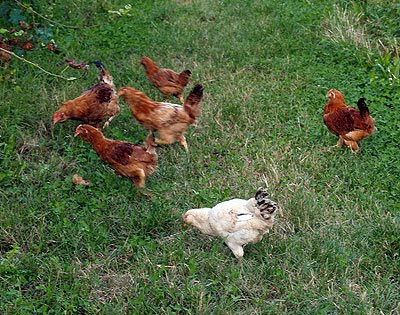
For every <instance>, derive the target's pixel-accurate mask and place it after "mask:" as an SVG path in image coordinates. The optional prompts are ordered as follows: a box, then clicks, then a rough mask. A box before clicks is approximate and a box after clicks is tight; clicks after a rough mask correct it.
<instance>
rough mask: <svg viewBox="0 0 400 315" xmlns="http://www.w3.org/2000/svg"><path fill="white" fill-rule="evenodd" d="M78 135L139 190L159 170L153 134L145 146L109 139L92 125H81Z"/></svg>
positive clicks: (76, 132) (76, 134)
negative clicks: (148, 177) (147, 177)
mask: <svg viewBox="0 0 400 315" xmlns="http://www.w3.org/2000/svg"><path fill="white" fill-rule="evenodd" d="M78 135H79V136H80V137H81V138H82V139H83V140H85V141H87V142H89V143H90V144H91V145H92V147H93V149H94V150H95V151H96V152H97V154H98V156H99V157H100V159H101V160H102V161H103V162H104V163H106V164H108V165H109V166H111V168H113V169H114V170H115V173H116V174H117V175H119V176H125V177H129V178H130V180H132V182H133V183H134V184H135V186H136V187H138V188H143V187H144V186H145V180H146V176H149V175H151V174H152V173H153V172H154V171H155V170H156V168H157V153H156V151H155V143H154V137H153V135H152V134H149V136H148V137H147V139H146V145H145V146H142V145H139V144H133V143H129V142H123V141H119V140H111V139H107V138H105V137H104V136H103V134H102V133H101V131H99V130H98V129H96V128H94V127H92V126H90V125H79V126H78V127H77V128H76V131H75V137H76V136H78Z"/></svg>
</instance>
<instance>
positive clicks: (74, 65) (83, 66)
mask: <svg viewBox="0 0 400 315" xmlns="http://www.w3.org/2000/svg"><path fill="white" fill-rule="evenodd" d="M65 62H66V63H67V64H68V65H69V66H70V67H71V68H73V69H82V70H85V71H87V70H89V65H87V64H85V63H83V62H82V63H77V62H76V61H75V60H72V59H65Z"/></svg>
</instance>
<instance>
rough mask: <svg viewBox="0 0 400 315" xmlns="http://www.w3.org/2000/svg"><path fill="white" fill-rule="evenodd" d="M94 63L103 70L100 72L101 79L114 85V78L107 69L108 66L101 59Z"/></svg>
mask: <svg viewBox="0 0 400 315" xmlns="http://www.w3.org/2000/svg"><path fill="white" fill-rule="evenodd" d="M92 62H93V63H94V65H95V66H96V67H97V68H99V69H100V70H101V73H100V74H99V81H100V82H104V83H107V84H110V85H114V83H113V78H112V76H111V74H110V72H109V71H108V70H107V69H106V66H105V65H104V64H103V63H102V62H101V61H92Z"/></svg>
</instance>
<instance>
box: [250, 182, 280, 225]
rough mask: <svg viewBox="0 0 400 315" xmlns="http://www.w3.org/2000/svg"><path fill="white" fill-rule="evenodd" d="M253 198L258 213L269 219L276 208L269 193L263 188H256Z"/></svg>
mask: <svg viewBox="0 0 400 315" xmlns="http://www.w3.org/2000/svg"><path fill="white" fill-rule="evenodd" d="M255 199H256V207H257V208H258V209H259V210H260V214H261V215H262V216H263V217H264V218H265V219H269V218H270V217H271V215H272V214H274V213H275V211H276V209H277V208H278V207H277V205H276V202H274V201H272V200H270V199H269V193H268V192H267V190H266V189H265V188H262V187H260V188H258V189H257V192H256V195H255Z"/></svg>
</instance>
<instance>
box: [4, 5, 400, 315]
mask: <svg viewBox="0 0 400 315" xmlns="http://www.w3.org/2000/svg"><path fill="white" fill-rule="evenodd" d="M341 4H342V2H340V1H331V0H329V1H328V0H324V1H318V2H313V3H311V2H310V1H301V0H290V1H285V2H278V1H269V0H266V1H261V0H257V1H250V0H246V1H236V0H235V1H206V0H201V1H189V0H187V1H183V0H182V1H178V0H176V1H157V2H155V1H154V2H153V1H138V2H135V3H134V4H132V9H131V10H128V13H127V14H123V15H122V16H118V15H117V14H115V13H109V12H108V11H109V10H111V11H116V10H118V9H120V8H124V2H123V1H113V4H111V2H108V1H106V0H105V1H99V2H98V4H97V5H96V6H92V5H90V4H87V3H86V2H83V1H75V2H74V4H73V5H71V6H70V5H67V4H65V3H64V2H62V1H56V2H54V4H52V5H50V6H49V5H48V4H47V2H44V1H37V2H35V7H34V9H35V10H36V11H38V12H41V13H42V14H46V15H47V16H48V17H49V18H51V19H53V20H56V21H61V22H62V23H63V24H67V25H97V24H98V25H99V27H97V28H90V29H78V30H73V29H65V28H54V34H53V38H54V40H55V41H56V43H57V44H58V45H59V47H60V49H62V50H63V51H65V52H67V54H68V56H69V57H72V58H74V59H77V60H87V61H89V60H101V61H102V62H103V63H105V65H106V66H107V67H108V69H109V70H110V72H111V73H112V75H113V77H114V80H115V83H116V85H117V87H121V86H124V85H130V86H133V87H135V88H138V89H140V90H142V91H144V92H145V93H146V94H148V95H149V96H150V97H152V98H154V99H160V98H161V96H160V94H159V92H158V91H157V90H156V89H155V88H153V87H152V86H151V85H150V84H149V83H148V82H147V80H146V78H145V76H144V72H143V69H142V67H141V65H140V64H139V63H138V59H139V58H140V56H142V55H148V56H150V57H152V58H154V59H155V60H157V61H158V63H159V64H161V65H163V66H164V67H170V68H173V69H186V68H188V69H191V70H192V72H193V77H192V80H191V85H194V84H195V83H197V82H199V83H202V84H204V86H205V98H204V102H203V112H202V115H201V118H200V120H199V122H198V124H197V126H196V127H191V128H190V130H189V132H188V134H187V139H188V144H189V149H190V154H189V155H186V154H185V152H184V150H183V149H182V148H181V147H180V146H179V145H173V146H168V147H162V148H160V149H159V151H158V153H159V169H158V171H157V172H156V173H155V174H154V175H153V176H152V177H150V178H149V179H148V181H147V187H148V189H149V190H151V191H152V192H153V193H154V196H152V197H146V196H143V195H142V194H140V193H138V191H137V190H136V189H135V187H134V186H133V185H132V183H131V182H130V181H129V180H127V179H123V178H119V177H116V176H115V175H114V173H113V172H112V171H111V170H110V168H108V167H107V166H105V165H104V164H102V163H101V161H100V160H99V158H98V157H97V155H96V154H95V153H94V152H93V151H92V150H91V149H90V147H89V146H88V145H87V143H84V142H83V141H81V140H80V139H75V138H73V131H74V129H75V127H76V126H77V124H78V123H77V122H73V121H70V122H66V123H64V124H62V125H60V124H59V125H56V126H52V123H51V115H52V113H53V112H54V111H55V109H56V108H57V104H58V103H60V102H61V101H64V100H67V99H71V98H73V97H76V96H77V95H79V94H80V93H81V91H82V90H83V89H85V88H87V87H89V86H91V85H93V83H94V82H96V75H97V73H96V70H94V69H93V67H92V69H91V70H90V72H89V75H88V76H87V77H86V78H81V79H79V80H76V81H72V82H66V81H60V80H57V79H54V78H51V77H48V76H46V75H44V74H43V73H41V72H39V71H37V70H36V69H34V68H31V67H30V66H28V65H26V64H22V63H19V62H18V61H16V60H13V61H12V63H11V64H10V66H9V68H8V69H4V70H2V71H6V72H7V71H8V73H10V74H11V78H10V79H9V80H6V81H3V82H2V83H1V86H0V98H1V99H2V104H1V106H0V167H1V169H0V185H1V186H0V189H1V191H0V202H1V211H0V222H1V226H0V252H1V256H0V257H1V258H0V259H1V260H0V279H1V280H2V281H1V282H0V290H1V292H2V294H1V296H0V310H1V312H2V313H5V314H22V313H34V312H36V313H46V314H47V313H56V314H58V313H61V312H64V313H68V314H70V313H104V314H108V313H112V314H118V313H138V314H140V313H141V314H143V313H144V314H148V313H157V314H160V313H168V314H170V313H189V314H199V313H200V314H208V313H217V314H235V313H254V314H261V313H262V314H265V313H270V314H282V313H289V314H299V313H305V314H327V313H329V314H331V313H339V314H346V313H351V314H353V313H356V314H358V313H360V314H377V313H380V312H381V313H384V314H396V313H399V312H400V304H399V301H400V290H399V281H400V279H399V274H400V260H399V251H400V233H399V231H400V219H399V199H398V198H399V192H400V186H399V171H400V169H399V150H398V147H397V145H398V139H399V127H400V126H399V120H398V117H399V106H398V104H399V102H398V100H399V98H400V97H399V96H400V92H399V89H398V85H396V84H397V83H396V82H394V85H390V84H391V83H390V82H389V81H388V80H387V78H386V77H384V76H383V75H382V76H380V74H379V73H378V72H374V71H375V70H374V69H375V68H374V67H376V64H371V63H369V62H371V60H375V59H374V58H376V60H378V59H379V58H380V55H379V54H376V55H374V54H375V52H373V51H367V52H366V51H365V50H362V49H361V50H360V49H357V45H355V44H354V43H352V42H351V41H350V42H349V41H347V42H344V43H343V42H333V41H330V40H328V39H326V38H325V37H324V35H323V34H324V31H326V25H327V24H326V21H327V19H329V17H332V15H333V14H334V12H335V10H337V9H336V8H337V6H335V5H341ZM373 5H375V6H384V4H380V3H379V2H375V3H374V4H373ZM344 9H345V8H342V10H344ZM346 10H354V12H353V14H354V15H357V14H358V12H357V11H356V10H355V9H354V8H348V9H346ZM124 12H125V11H124ZM341 12H345V11H341ZM346 12H348V11H346ZM374 12H375V11H374ZM382 12H386V11H385V10H382ZM390 12H392V11H390ZM128 14H129V15H131V16H129V15H128ZM366 16H367V15H366ZM375 18H376V16H375ZM375 21H377V20H376V19H375ZM376 23H377V22H376ZM366 29H368V28H367V27H366ZM382 29H384V26H382ZM369 34H370V36H378V35H377V34H371V33H369ZM371 56H372V57H371ZM25 57H26V58H27V59H29V60H32V61H33V62H37V63H39V64H41V65H42V66H43V67H45V68H46V69H49V70H50V71H53V72H55V73H59V72H60V71H61V69H62V67H63V66H62V65H61V66H60V62H61V61H62V57H60V56H58V55H54V54H51V53H49V52H48V51H46V50H43V49H36V50H34V51H32V52H27V53H26V55H25ZM368 60H369V61H368ZM371 74H374V75H375V77H373V78H374V79H373V80H372V79H371V78H372V77H371ZM65 75H67V76H76V72H74V71H73V70H67V72H66V73H65ZM377 82H378V83H379V84H378V83H377ZM377 84H378V85H377ZM330 88H337V89H339V90H340V91H342V92H343V93H344V95H345V97H346V102H347V103H348V104H355V102H356V101H357V99H358V98H359V97H360V96H365V97H366V98H367V100H368V101H369V102H368V103H369V105H370V110H371V113H372V115H373V116H374V117H375V119H376V123H377V127H378V132H376V133H375V134H374V135H372V136H371V137H369V138H368V139H366V140H364V141H363V142H361V150H360V153H359V154H357V155H354V154H352V153H351V152H350V150H348V149H337V148H335V149H333V148H331V149H330V148H329V147H330V146H332V145H334V144H335V143H336V139H335V137H334V136H333V135H332V134H330V133H329V132H328V131H327V129H326V128H325V126H324V125H323V123H322V117H321V114H322V108H323V106H324V104H325V103H326V98H325V94H326V92H327V90H329V89H330ZM121 105H122V111H121V113H120V115H119V116H118V117H117V118H115V119H114V120H113V122H112V123H111V125H110V127H109V128H108V129H107V130H106V132H105V133H106V136H108V137H112V138H118V139H122V140H128V141H131V142H141V141H143V140H144V138H145V136H146V131H145V130H144V129H142V128H141V127H140V125H139V124H138V123H137V122H135V121H134V119H133V118H132V117H131V114H130V113H129V110H128V107H127V105H126V104H125V103H123V101H121ZM74 173H79V174H81V175H82V176H83V178H85V179H89V180H90V181H91V185H90V186H88V187H76V186H73V184H72V183H71V177H72V175H73V174H74ZM259 186H267V187H268V188H269V190H270V192H271V195H272V197H273V199H274V200H276V201H277V202H278V203H279V205H280V213H279V215H278V221H277V223H276V225H275V226H274V228H273V229H272V231H271V233H269V234H268V235H267V236H266V237H265V239H264V240H263V241H262V242H260V243H258V244H256V245H251V246H250V245H249V246H248V247H246V249H245V261H244V263H243V264H239V263H238V262H237V261H236V260H235V259H234V257H233V256H232V255H231V253H230V251H229V249H228V248H226V247H225V246H224V245H223V244H222V241H221V240H218V239H211V238H208V237H205V236H203V235H201V234H200V233H199V232H197V231H195V230H188V229H183V228H182V219H181V218H182V214H183V213H184V212H185V211H186V210H188V209H190V208H195V207H205V206H211V205H213V204H216V203H218V202H221V201H223V200H227V199H230V198H250V197H251V196H252V195H253V194H254V192H255V191H256V189H257V187H259Z"/></svg>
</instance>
